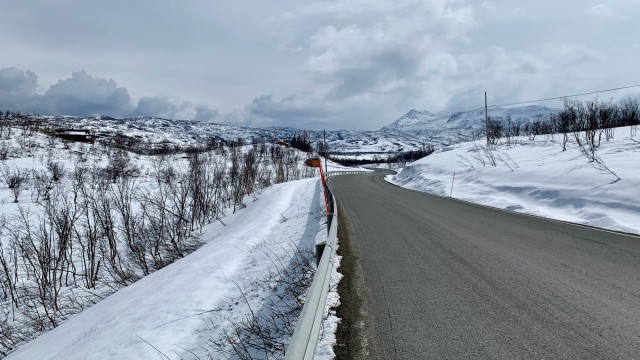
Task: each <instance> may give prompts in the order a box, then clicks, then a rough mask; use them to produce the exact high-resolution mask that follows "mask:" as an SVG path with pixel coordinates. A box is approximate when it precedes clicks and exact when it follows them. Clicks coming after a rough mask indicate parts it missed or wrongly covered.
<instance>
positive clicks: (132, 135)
mask: <svg viewBox="0 0 640 360" xmlns="http://www.w3.org/2000/svg"><path fill="white" fill-rule="evenodd" d="M557 111H558V110H557V109H552V108H548V107H544V106H537V105H532V106H523V107H516V108H493V109H490V110H489V116H490V117H491V118H492V119H494V120H499V121H503V122H506V121H507V119H508V117H509V116H510V117H511V121H512V122H514V123H525V122H529V121H533V120H535V119H538V118H540V117H547V116H548V115H549V114H552V113H555V112H557ZM40 120H41V121H46V122H49V123H50V124H51V125H52V126H54V127H56V128H74V129H86V130H90V131H92V132H94V133H95V134H96V136H97V137H98V138H112V139H115V140H117V141H120V142H125V143H139V144H145V145H152V146H162V145H163V144H164V145H172V146H182V147H186V146H192V145H194V144H206V143H207V142H208V141H211V140H226V141H237V140H238V139H242V140H243V141H244V142H245V143H250V142H251V141H252V140H253V139H264V140H267V141H275V140H284V141H288V140H289V139H291V138H292V137H293V136H294V135H300V134H301V133H302V132H303V131H305V130H302V129H296V128H290V127H268V128H257V127H248V126H233V125H222V124H216V123H208V122H199V121H186V120H171V119H163V118H151V117H136V118H128V119H115V118H112V117H108V116H98V117H90V118H78V117H69V116H49V117H43V118H40ZM484 121H485V114H484V110H477V111H472V112H464V113H456V114H454V115H451V116H445V115H438V114H433V113H431V112H429V111H419V110H411V111H409V112H407V113H406V114H405V115H403V116H401V117H400V118H398V119H397V120H395V121H394V122H392V123H391V124H389V125H387V126H384V127H382V128H381V129H379V130H375V131H367V130H330V131H327V132H326V134H325V133H324V132H323V131H314V130H310V131H309V130H307V131H306V133H307V134H308V136H309V139H310V140H311V141H312V143H314V144H315V143H317V142H320V141H322V140H323V138H324V137H325V136H326V140H327V143H328V145H329V149H330V151H331V153H333V154H336V155H350V156H367V155H375V154H390V153H397V152H403V151H410V150H415V149H418V148H420V147H422V146H423V145H425V144H432V145H435V146H447V145H451V144H456V143H459V142H461V141H468V140H472V139H475V138H478V137H480V136H481V135H482V133H483V131H484Z"/></svg>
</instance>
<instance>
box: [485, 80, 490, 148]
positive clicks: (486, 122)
mask: <svg viewBox="0 0 640 360" xmlns="http://www.w3.org/2000/svg"><path fill="white" fill-rule="evenodd" d="M484 133H485V134H486V135H487V146H489V113H488V111H487V92H486V91H485V92H484Z"/></svg>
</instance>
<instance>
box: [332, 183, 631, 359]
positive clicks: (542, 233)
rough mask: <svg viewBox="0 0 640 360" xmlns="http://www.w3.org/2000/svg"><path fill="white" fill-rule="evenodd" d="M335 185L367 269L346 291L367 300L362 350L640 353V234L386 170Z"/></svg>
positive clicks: (452, 354)
mask: <svg viewBox="0 0 640 360" xmlns="http://www.w3.org/2000/svg"><path fill="white" fill-rule="evenodd" d="M329 184H330V186H331V187H332V189H333V192H334V194H335V196H336V198H337V201H338V204H339V205H340V207H341V209H342V210H341V211H343V214H342V215H343V219H342V223H341V224H340V226H343V228H345V229H348V234H347V236H348V238H349V239H348V242H349V244H348V246H349V247H350V251H351V252H352V254H351V255H352V256H353V258H354V259H356V260H355V261H356V262H357V264H355V267H356V268H358V269H359V270H358V271H357V272H356V273H355V274H351V275H350V276H352V277H354V276H355V277H357V279H351V282H350V284H355V285H354V286H351V285H349V286H348V287H347V288H348V289H347V291H349V292H353V293H354V294H355V293H358V294H357V296H359V297H361V298H362V299H363V304H361V306H359V307H360V309H359V310H358V311H352V312H351V314H350V315H348V316H351V317H354V318H351V319H348V321H345V323H346V324H351V325H350V326H354V327H355V326H357V327H360V328H364V330H363V331H361V332H362V336H361V339H360V342H361V344H360V345H361V346H363V347H365V348H366V354H365V355H364V356H362V354H360V357H366V358H375V359H485V358H486V359H640V238H638V237H633V236H626V235H623V234H616V233H612V232H607V231H600V230H596V229H590V228H586V227H580V226H574V225H571V224H565V223H560V222H554V221H548V220H543V219H538V218H535V217H530V216H524V215H519V214H515V213H510V212H505V211H500V210H496V209H491V208H487V207H482V206H477V205H473V204H469V203H464V202H459V201H453V200H450V199H445V198H441V197H435V196H431V195H428V194H424V193H420V192H416V191H411V190H406V189H402V188H399V187H397V186H394V185H391V184H388V183H386V182H385V181H384V180H383V175H381V174H380V173H378V174H372V175H342V176H335V177H332V178H331V179H330V182H329ZM630 195H631V194H630ZM639 221H640V219H639ZM343 236H344V235H343ZM343 240H344V239H340V243H341V247H342V246H345V245H343ZM350 296H351V295H350V294H341V297H342V298H343V299H347V298H350ZM355 296H356V295H354V297H355ZM339 342H340V340H339ZM339 346H340V345H339ZM342 346H344V344H342ZM350 346H354V345H353V344H351V345H350ZM353 357H358V356H353ZM339 358H340V357H339Z"/></svg>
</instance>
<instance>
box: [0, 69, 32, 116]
mask: <svg viewBox="0 0 640 360" xmlns="http://www.w3.org/2000/svg"><path fill="white" fill-rule="evenodd" d="M37 84H38V77H37V76H36V74H34V73H33V72H31V71H22V70H19V69H17V68H15V67H10V68H2V69H0V109H3V108H4V109H11V110H16V111H26V110H28V109H29V108H30V103H31V102H32V101H33V94H34V93H35V90H36V87H37Z"/></svg>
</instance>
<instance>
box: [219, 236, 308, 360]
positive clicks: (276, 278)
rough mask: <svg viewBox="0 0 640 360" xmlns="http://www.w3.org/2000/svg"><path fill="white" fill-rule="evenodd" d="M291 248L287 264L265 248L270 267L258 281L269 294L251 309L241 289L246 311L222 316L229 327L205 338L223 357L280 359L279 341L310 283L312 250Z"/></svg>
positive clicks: (291, 328) (288, 329)
mask: <svg viewBox="0 0 640 360" xmlns="http://www.w3.org/2000/svg"><path fill="white" fill-rule="evenodd" d="M291 247H292V249H291V251H293V254H294V255H293V256H292V258H291V261H290V262H289V263H287V264H284V263H283V262H282V259H280V258H276V257H275V256H274V255H273V253H272V254H269V253H267V250H265V254H266V255H267V256H269V258H270V259H271V263H272V265H273V267H272V270H271V271H270V273H269V274H267V275H266V276H265V277H264V278H263V279H262V280H261V281H260V282H261V283H262V284H263V286H267V287H269V288H271V296H270V297H269V298H267V300H266V301H265V303H264V304H263V305H262V308H261V310H260V312H255V311H254V310H253V309H251V307H250V304H249V302H248V300H247V298H246V296H245V294H244V293H243V292H242V291H241V293H242V300H243V301H244V302H245V304H246V305H247V306H248V307H249V310H250V313H249V315H247V316H245V317H244V318H243V319H241V320H240V321H238V320H233V319H226V320H227V321H230V322H231V326H230V327H229V328H228V329H225V330H223V331H222V334H221V335H220V336H219V337H218V338H212V339H209V344H210V345H211V346H212V348H213V350H214V352H216V353H217V354H218V355H219V356H222V357H224V358H227V359H230V358H238V359H282V358H284V355H285V351H286V343H284V342H283V340H284V339H287V338H290V337H291V335H293V331H294V330H295V324H296V321H297V319H298V316H299V315H300V311H301V310H302V306H303V305H304V304H303V298H304V294H305V293H306V291H307V289H308V288H309V286H310V285H311V280H312V277H311V274H312V272H313V269H314V263H315V260H314V259H315V258H314V256H313V252H311V251H310V250H301V249H299V248H297V247H296V246H295V245H294V244H292V245H291Z"/></svg>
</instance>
